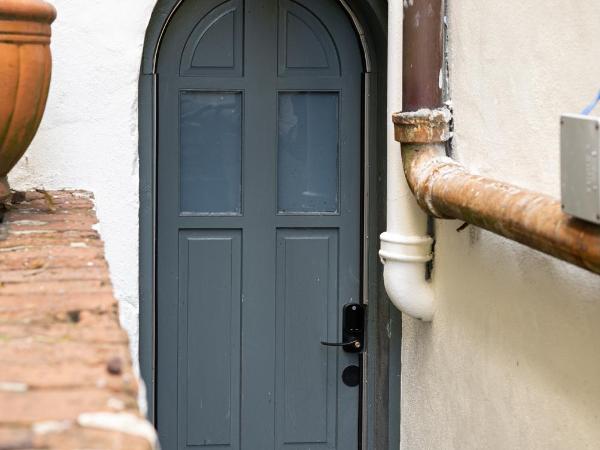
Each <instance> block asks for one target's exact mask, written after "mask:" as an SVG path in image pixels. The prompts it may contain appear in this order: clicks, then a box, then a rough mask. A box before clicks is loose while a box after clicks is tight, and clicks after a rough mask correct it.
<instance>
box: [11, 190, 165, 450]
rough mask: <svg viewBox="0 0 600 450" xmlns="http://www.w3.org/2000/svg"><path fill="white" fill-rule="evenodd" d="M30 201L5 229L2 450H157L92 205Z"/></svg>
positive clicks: (15, 210) (50, 195)
mask: <svg viewBox="0 0 600 450" xmlns="http://www.w3.org/2000/svg"><path fill="white" fill-rule="evenodd" d="M18 197H19V196H18ZM20 197H21V198H16V199H15V205H14V206H13V207H12V208H11V209H10V211H9V212H8V213H7V214H6V216H5V220H4V223H3V224H2V225H0V450H3V449H61V450H69V449H73V450H75V449H90V450H91V449H127V450H138V449H140V450H141V449H152V448H154V446H155V434H154V430H153V429H152V427H151V426H150V424H149V423H148V422H146V421H145V420H144V418H143V415H142V414H141V413H140V411H139V408H138V403H137V396H138V382H137V380H136V376H135V375H134V373H133V371H132V364H131V357H130V354H129V350H128V340H127V335H126V333H125V332H124V331H123V329H122V328H121V327H120V325H119V320H118V306H117V302H116V301H115V298H114V296H113V293H112V287H111V283H110V279H109V275H108V267H107V263H106V261H105V259H104V248H103V244H102V241H101V240H100V237H99V235H98V233H97V232H96V231H95V230H94V229H93V225H94V224H95V223H96V215H95V213H94V205H93V200H92V196H91V195H90V194H88V193H86V192H62V191H61V192H47V193H44V192H28V193H26V194H23V195H20Z"/></svg>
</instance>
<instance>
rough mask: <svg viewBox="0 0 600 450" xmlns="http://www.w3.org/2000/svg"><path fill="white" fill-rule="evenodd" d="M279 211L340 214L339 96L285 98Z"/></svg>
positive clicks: (297, 94) (280, 122)
mask: <svg viewBox="0 0 600 450" xmlns="http://www.w3.org/2000/svg"><path fill="white" fill-rule="evenodd" d="M278 128H279V151H278V162H277V166H278V171H277V177H278V180H277V185H278V186H277V187H278V209H279V212H281V213H303V212H304V213H317V212H322V213H334V212H337V211H338V94H337V93H329V92H286V93H281V94H279V118H278Z"/></svg>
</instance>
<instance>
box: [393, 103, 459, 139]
mask: <svg viewBox="0 0 600 450" xmlns="http://www.w3.org/2000/svg"><path fill="white" fill-rule="evenodd" d="M392 120H393V122H394V137H395V139H396V140H397V141H398V142H400V143H402V144H435V143H443V142H447V141H448V140H450V138H451V137H452V133H451V131H450V121H451V120H452V113H451V112H450V110H449V109H448V108H439V109H420V110H418V111H415V112H400V113H396V114H394V115H393V116H392Z"/></svg>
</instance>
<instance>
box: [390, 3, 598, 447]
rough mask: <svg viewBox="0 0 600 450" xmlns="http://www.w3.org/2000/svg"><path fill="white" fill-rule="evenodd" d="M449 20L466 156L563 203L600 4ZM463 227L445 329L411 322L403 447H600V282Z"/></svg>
mask: <svg viewBox="0 0 600 450" xmlns="http://www.w3.org/2000/svg"><path fill="white" fill-rule="evenodd" d="M447 21H448V32H449V58H450V60H449V61H450V91H451V92H450V95H451V99H452V104H453V107H454V112H455V127H456V136H455V140H454V156H455V158H457V159H458V160H460V161H461V162H462V163H464V164H465V165H466V166H467V167H469V168H470V169H471V170H473V171H475V172H477V173H480V174H483V175H487V176H491V177H495V178H499V179H502V180H505V181H509V182H512V183H514V184H517V185H520V186H524V187H528V188H531V189H535V190H539V191H542V192H545V193H548V194H551V195H553V196H556V197H558V196H559V194H560V192H559V190H560V177H559V147H558V138H559V134H558V131H559V115H560V114H561V113H563V112H579V111H580V110H581V109H582V108H583V107H584V106H585V105H586V104H587V103H588V102H589V101H590V100H591V98H592V97H593V96H594V95H595V93H596V92H597V90H598V89H599V88H600V2H598V0H577V1H565V0H527V1H523V0H506V1H502V2H499V1H496V0H449V9H448V17H447ZM390 82H393V80H390ZM597 113H598V111H597ZM460 225H461V223H459V222H448V221H446V222H438V223H437V247H436V255H435V272H434V287H435V291H436V316H435V318H434V320H433V322H432V323H430V324H425V323H420V322H417V321H414V320H413V319H410V318H408V317H406V316H405V317H404V321H403V336H404V339H403V352H402V358H403V361H402V367H403V372H402V425H401V428H402V448H403V449H410V450H412V449H461V450H465V449H592V448H594V449H597V448H600V276H596V275H591V274H589V273H587V272H585V271H583V270H581V269H578V268H575V267H572V266H570V265H568V264H565V263H561V262H559V261H557V260H555V259H552V258H550V257H547V256H544V255H541V254H540V253H537V252H535V251H532V250H529V249H527V248H525V247H523V246H521V245H518V244H515V243H512V242H509V241H507V240H505V239H503V238H500V237H497V236H495V235H492V234H490V233H488V232H486V231H482V230H479V229H475V228H473V227H469V228H467V229H466V230H464V231H462V232H457V231H456V229H457V228H458V227H459V226H460Z"/></svg>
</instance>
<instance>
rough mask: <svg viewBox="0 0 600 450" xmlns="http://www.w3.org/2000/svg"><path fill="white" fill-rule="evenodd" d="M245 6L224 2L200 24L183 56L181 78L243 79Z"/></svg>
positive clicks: (240, 2)
mask: <svg viewBox="0 0 600 450" xmlns="http://www.w3.org/2000/svg"><path fill="white" fill-rule="evenodd" d="M243 6H244V2H243V0H229V1H226V2H223V3H221V4H220V5H218V6H217V7H215V8H214V9H212V10H211V11H210V12H209V13H208V14H206V16H204V17H203V18H202V19H201V20H200V21H199V22H198V24H197V25H196V27H195V28H194V30H193V32H192V34H191V35H190V37H189V38H188V40H187V42H186V44H185V47H184V50H183V54H182V56H181V67H180V74H181V75H182V76H235V77H239V76H242V74H243V60H244V58H243V56H244V55H243V53H244V46H243V40H244V7H243Z"/></svg>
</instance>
